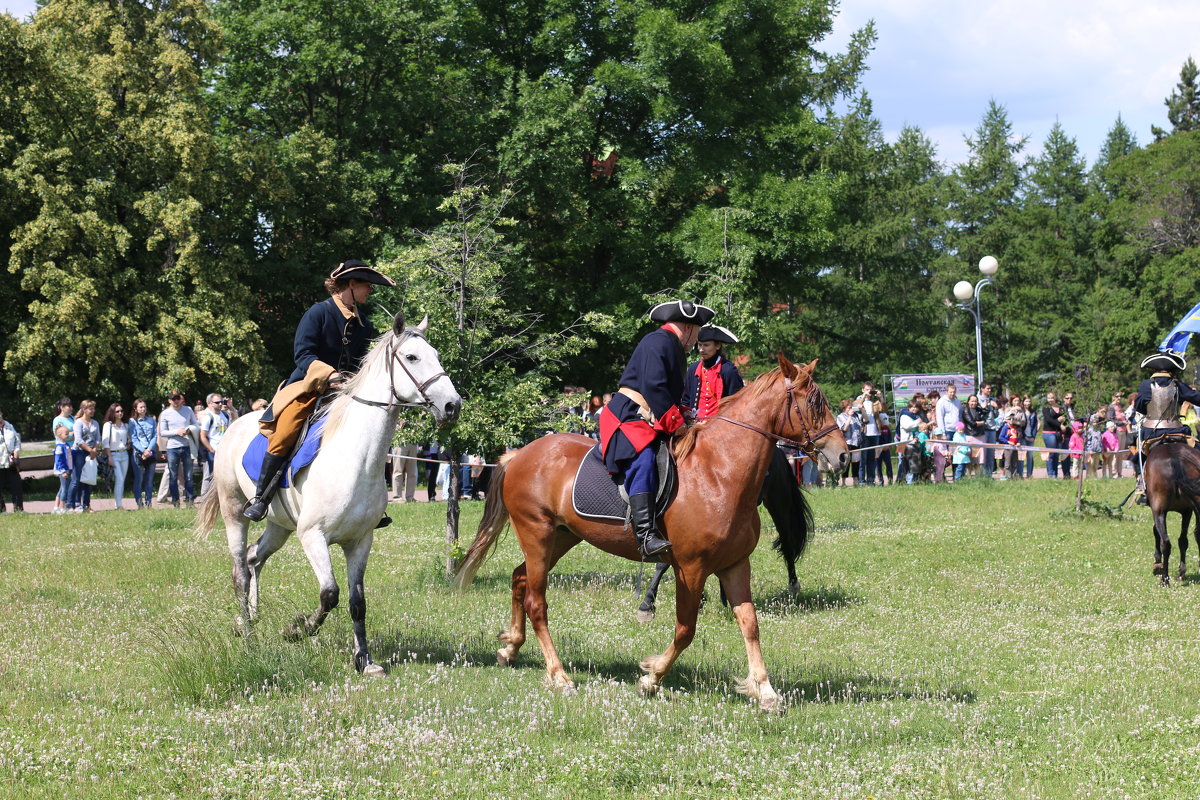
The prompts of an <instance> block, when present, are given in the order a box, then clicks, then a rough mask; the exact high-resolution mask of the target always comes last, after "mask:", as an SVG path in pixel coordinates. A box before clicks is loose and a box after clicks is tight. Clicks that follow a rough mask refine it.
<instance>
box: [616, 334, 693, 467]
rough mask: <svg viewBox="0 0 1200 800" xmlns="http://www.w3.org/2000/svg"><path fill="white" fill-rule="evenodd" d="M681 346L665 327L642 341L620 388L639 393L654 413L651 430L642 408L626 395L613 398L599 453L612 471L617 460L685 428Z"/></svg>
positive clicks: (631, 357)
mask: <svg viewBox="0 0 1200 800" xmlns="http://www.w3.org/2000/svg"><path fill="white" fill-rule="evenodd" d="M685 363H686V362H685V361H684V352H683V345H682V344H681V343H680V341H679V337H678V336H676V335H675V334H674V333H672V332H671V331H669V330H666V329H665V328H659V329H658V330H654V331H651V332H650V333H648V334H646V335H645V336H643V337H642V340H641V341H640V342H638V344H637V347H635V348H634V350H633V355H632V356H630V357H629V363H628V364H626V365H625V371H624V372H623V373H622V374H621V381H620V385H621V386H623V387H627V388H629V389H633V390H634V391H636V392H639V393H640V394H641V395H642V397H644V398H645V400H646V405H648V406H649V407H650V411H651V413H653V414H654V419H655V423H654V425H653V426H651V425H650V424H649V423H647V422H646V421H645V420H643V419H642V418H641V416H640V414H639V410H640V407H639V406H638V404H637V403H635V402H634V401H633V400H631V399H630V398H628V397H626V396H625V395H623V394H619V393H618V394H614V395H613V397H612V400H610V401H609V402H608V405H607V406H605V407H604V410H603V411H601V412H600V449H601V452H602V454H603V457H604V463H605V465H607V467H608V470H609V472H614V473H615V472H619V471H620V469H619V467H618V465H617V462H618V461H620V460H623V459H630V458H633V457H634V456H636V455H637V454H638V453H640V452H641V451H642V450H644V449H646V447H647V446H649V444H650V443H651V442H652V441H653V440H654V439H655V437H656V436H657V435H659V434H671V433H674V432H675V430H676V429H677V428H679V426H680V425H682V424H683V415H682V413H681V412H680V409H679V400H680V397H681V396H682V395H683V370H684V365H685Z"/></svg>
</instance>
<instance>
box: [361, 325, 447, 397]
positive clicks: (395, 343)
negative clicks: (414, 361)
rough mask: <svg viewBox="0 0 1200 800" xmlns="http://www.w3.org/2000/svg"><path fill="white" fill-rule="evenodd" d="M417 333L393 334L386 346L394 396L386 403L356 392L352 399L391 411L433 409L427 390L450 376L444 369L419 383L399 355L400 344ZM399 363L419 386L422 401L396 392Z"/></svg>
mask: <svg viewBox="0 0 1200 800" xmlns="http://www.w3.org/2000/svg"><path fill="white" fill-rule="evenodd" d="M416 335H418V334H416V333H412V332H411V331H405V332H404V335H403V336H393V337H392V341H390V342H388V344H387V345H386V347H387V348H388V387H389V388H390V389H391V392H392V396H391V397H390V398H389V399H388V401H387V402H386V403H383V402H380V401H378V400H364V399H362V398H361V397H359V396H358V395H355V394H352V395H350V399H351V400H354V401H356V402H359V403H362V404H363V405H365V406H371V407H373V408H384V409H387V410H388V411H391V410H392V409H393V408H397V407H403V408H428V409H430V410H432V409H433V401H432V400H430V399H429V395H428V394H427V393H426V391H425V390H426V389H428V388H429V387H430V386H432V385H433V384H434V383H435V382H436V381H437V380H438V379H439V378H448V377H450V376H449V375H447V374H446V372H445V370H443V371H441V372H438V373H436V374H434V375H431V376H430V377H428V378H426V379H425V380H424V381H422V382H421V383H417V378H416V376H415V375H413V374H412V370H410V369H409V368H408V366H407V365H406V364H405V363H404V359H402V358H400V357H399V356H400V345H401V344H402V343H403V342H404V340H405V339H407V338H408V337H409V336H416ZM397 364H399V365H400V369H402V370H404V374H405V375H407V376H408V380H409V381H410V382H411V383H412V385H413V386H415V387H417V394H419V395H420V396H421V402H419V403H412V402H409V401H407V400H404V399H402V398H401V397H400V395H399V394H397V392H396V365H397Z"/></svg>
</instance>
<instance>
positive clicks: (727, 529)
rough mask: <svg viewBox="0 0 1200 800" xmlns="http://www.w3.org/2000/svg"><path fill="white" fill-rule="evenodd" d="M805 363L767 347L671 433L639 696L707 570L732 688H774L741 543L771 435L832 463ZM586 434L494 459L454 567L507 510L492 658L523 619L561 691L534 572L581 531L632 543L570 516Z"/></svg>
mask: <svg viewBox="0 0 1200 800" xmlns="http://www.w3.org/2000/svg"><path fill="white" fill-rule="evenodd" d="M816 365H817V362H816V361H813V362H812V363H811V364H809V365H807V366H800V365H798V364H793V363H791V362H790V361H788V360H787V359H786V358H784V357H783V356H782V355H780V356H779V368H778V369H773V370H771V371H770V372H768V373H766V374H765V375H762V376H760V377H759V378H758V379H757V380H756V381H754V383H752V384H750V386H748V387H747V388H746V389H744V390H742V391H740V392H738V393H737V394H735V395H732V396H731V397H727V398H725V399H724V400H722V401H721V405H720V408H719V414H718V415H717V416H716V417H714V418H712V419H710V420H708V421H706V422H701V423H698V424H697V425H694V426H693V427H692V428H691V429H689V430H688V431H687V433H685V434H684V435H683V436H682V437H681V438H680V439H679V440H677V442H676V444H675V455H676V459H677V461H678V465H679V469H678V484H677V489H676V494H675V499H674V501H673V502H672V503H671V505H670V507H669V508H668V509H667V511H666V513H665V514H664V515H663V517H662V519H661V530H662V531H663V532H664V533H665V534H666V536H667V537H668V538H669V539H670V540H671V543H672V545H673V546H672V548H671V550H670V552H669V553H668V554H667V559H668V562H669V563H670V564H671V565H672V566H673V567H674V568H675V581H676V586H677V588H676V592H675V640H674V641H673V642H672V643H671V645H670V646H669V647H668V648H667V649H666V651H665V652H663V653H662V654H661V655H658V656H653V657H650V658H647V659H646V660H645V661H643V662H642V664H641V667H642V669H643V670H644V671H645V673H646V674H645V675H643V676H642V677H641V679H640V680H639V681H638V689H639V691H640V692H641V693H642V694H643V695H651V694H654V693H655V692H656V691H658V688H659V685H660V683H661V681H662V678H663V676H664V675H665V674H666V673H667V671H668V670H669V669H670V668H671V665H672V664H673V663H674V662H675V659H676V658H678V657H679V654H680V653H681V652H683V650H684V649H685V648H687V646H688V645H689V644H690V643H691V641H692V637H693V636H694V635H695V632H696V612H697V611H698V609H699V607H700V597H701V593H702V592H703V589H704V582H705V580H706V579H707V578H708V576H709V575H712V574H714V573H715V574H716V575H717V576H718V577H719V578H720V580H721V586H722V587H723V588H724V590H725V594H726V596H727V597H728V598H729V603H730V605H732V606H733V613H734V617H735V618H736V619H737V622H738V625H739V627H740V628H741V632H742V637H743V638H744V639H745V642H746V655H747V659H748V661H749V675H748V677H747V678H746V680H745V681H744V682H739V683H738V686H737V690H738V691H739V692H741V693H742V694H745V695H747V696H749V697H750V698H752V699H754V700H756V701H757V702H758V704H759V705H760V706H761V707H762V708H763V709H765V710H779V709H780V708H781V706H782V699H781V698H780V696H779V695H778V694H777V693H776V692H775V689H774V688H773V687H772V686H771V680H770V677H769V676H768V675H767V669H766V666H765V665H764V663H763V658H762V650H761V648H760V646H759V639H758V616H757V615H756V614H755V611H754V604H753V602H751V599H750V554H751V553H753V552H754V548H755V546H756V545H757V544H758V535H759V521H758V509H757V506H758V496H759V492H760V490H761V488H762V484H763V477H764V475H765V474H766V471H767V466H768V465H769V464H770V461H771V450H772V448H774V447H775V440H776V439H785V440H789V441H791V442H792V443H793V444H795V445H797V446H798V447H800V449H801V450H803V451H804V452H805V453H806V454H808V455H809V456H815V455H816V454H818V453H819V455H820V457H821V458H824V459H825V460H826V461H828V462H829V464H830V465H831V468H833V469H838V470H841V469H843V468H844V467H845V464H846V461H847V460H848V459H849V455H848V453H847V451H846V440H845V438H844V437H843V436H842V433H841V431H840V430H839V429H838V427H837V424H836V423H835V422H834V418H833V414H832V412H831V411H830V408H829V403H828V402H827V401H826V399H825V395H824V394H823V393H822V392H821V389H820V387H819V386H817V384H816V383H815V382H814V381H813V377H812V375H813V369H814V368H815V367H816ZM594 444H595V442H593V441H592V440H591V439H588V438H586V437H583V436H577V435H574V434H554V435H551V436H545V437H543V438H541V439H538V440H537V441H535V442H533V443H532V444H529V445H527V446H526V447H524V448H522V449H521V450H519V451H517V452H516V453H512V454H509V456H507V457H506V458H505V459H503V460H502V462H501V466H500V467H499V468H498V469H497V471H496V473H495V474H494V475H493V477H492V481H491V484H490V488H491V491H489V492H488V497H487V505H486V506H485V508H484V512H483V520H482V521H481V522H480V524H479V531H478V532H477V533H476V535H475V541H474V542H473V543H472V544H471V547H470V549H469V550H468V551H467V556H466V558H465V560H464V561H463V563H462V565H461V566H460V567H459V569H458V574H457V575H456V576H455V586H456V587H458V588H460V589H461V588H463V587H465V586H466V585H468V584H469V583H470V582H471V580H472V578H473V577H474V576H475V572H476V571H477V570H478V569H479V567H480V565H481V564H482V563H483V561H484V559H486V558H487V556H488V554H489V553H490V552H491V550H492V548H493V547H494V546H495V544H496V541H497V539H498V537H499V535H500V533H501V532H502V531H503V530H504V527H505V525H506V524H507V523H508V522H509V521H511V522H512V526H513V529H514V530H515V531H516V536H517V540H518V541H519V542H520V545H521V550H522V552H523V553H524V554H525V561H524V563H522V564H521V565H520V566H518V567H517V568H516V569H515V570H513V573H512V621H511V623H510V625H509V626H508V628H507V629H505V630H504V632H502V633H501V634H500V641H501V642H502V643H503V644H504V646H503V647H502V648H501V649H500V650H499V651H498V652H497V657H498V660H499V662H500V664H501V665H502V666H503V665H508V664H512V663H513V662H515V661H516V659H517V653H518V651H519V650H520V649H521V645H523V644H524V643H525V619H526V616H528V618H529V620H530V621H531V622H532V623H533V631H534V634H535V635H536V636H537V639H538V644H540V645H541V648H542V654H543V655H544V656H545V659H546V681H547V683H548V684H549V685H550V686H551V687H553V688H556V689H561V690H563V691H566V692H567V693H571V692H573V691H574V688H575V684H574V683H573V682H572V681H571V679H570V677H568V676H567V673H566V672H565V671H564V670H563V664H562V661H560V660H559V657H558V653H557V652H556V651H555V649H554V642H553V641H552V640H551V638H550V630H549V628H548V627H547V624H546V578H547V573H549V572H550V570H551V569H553V568H554V565H555V564H556V563H557V562H558V560H559V559H560V558H562V557H563V555H564V554H565V553H566V552H567V551H568V550H570V549H571V548H572V547H574V546H575V545H577V544H579V542H581V541H587V542H589V543H590V544H592V545H594V546H595V547H598V548H600V549H601V550H604V551H605V552H608V553H612V554H613V555H616V556H621V557H622V558H627V559H629V560H631V561H639V560H640V556H639V554H638V548H637V542H636V541H635V540H634V536H633V534H632V533H631V532H630V531H629V530H628V528H626V527H624V526H623V525H620V524H616V523H612V522H604V521H601V520H596V519H589V518H584V517H580V516H579V515H578V514H576V513H575V511H574V509H573V507H572V504H571V489H572V484H573V483H574V479H575V470H576V467H578V465H579V463H580V461H581V460H582V459H583V457H584V456H585V455H586V454H587V452H588V450H589V449H590V448H591V447H592V446H593V445H594Z"/></svg>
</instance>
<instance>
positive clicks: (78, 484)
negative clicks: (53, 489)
mask: <svg viewBox="0 0 1200 800" xmlns="http://www.w3.org/2000/svg"><path fill="white" fill-rule="evenodd" d="M95 415H96V401H95V400H84V401H83V402H82V403H80V404H79V412H78V413H77V414H76V415H75V446H74V447H72V448H71V459H72V465H71V466H72V469H73V471H72V475H71V495H70V499H69V500H68V502H67V508H68V509H69V510H71V511H75V512H76V513H82V512H84V511H91V510H92V484H90V483H84V482H83V481H81V480H80V479H79V478H80V476H81V475H82V473H83V465H84V463H85V462H86V461H87V460H88V459H89V458H93V459H94V458H96V457H97V456H98V455H99V454H100V426H99V425H97V424H96V420H94V419H92V417H94V416H95Z"/></svg>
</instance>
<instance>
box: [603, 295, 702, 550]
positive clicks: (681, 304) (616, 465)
mask: <svg viewBox="0 0 1200 800" xmlns="http://www.w3.org/2000/svg"><path fill="white" fill-rule="evenodd" d="M713 316H714V312H713V310H712V309H711V308H708V307H706V306H702V305H698V304H696V303H690V302H688V301H686V300H672V301H670V302H667V303H659V304H658V305H656V306H655V307H654V308H652V309H650V320H651V322H656V323H658V324H659V325H660V326H661V327H659V328H657V329H655V330H653V331H651V332H650V333H648V334H646V335H645V336H643V337H642V339H641V341H640V342H638V344H637V347H635V348H634V350H633V355H632V356H630V358H629V363H628V364H626V365H625V371H624V372H623V373H622V374H621V380H620V389H618V390H617V393H616V394H614V395H613V397H612V400H610V401H609V403H608V405H606V406H605V407H604V409H603V410H602V411H601V412H600V457H601V458H602V459H603V460H604V465H605V467H607V469H608V471H609V472H610V473H611V474H612V475H613V476H619V477H620V478H621V480H622V482H623V483H624V486H625V492H626V494H628V495H629V517H630V522H631V524H632V525H633V533H634V535H635V536H636V537H637V541H638V548H639V549H640V551H641V554H642V557H643V558H644V559H646V560H649V561H658V560H661V556H662V555H663V554H664V553H665V552H666V551H667V550H668V549H670V547H671V543H670V542H668V541H667V540H666V539H664V538H662V537H661V536H659V533H658V523H657V520H656V519H655V513H654V501H655V495H656V494H657V491H658V474H657V473H656V471H655V456H656V455H657V452H658V445H659V442H660V441H661V440H662V439H664V438H666V437H669V436H670V435H671V434H673V433H674V432H675V431H677V430H678V429H679V427H680V426H682V425H683V421H684V420H683V411H682V410H681V409H680V401H681V399H682V397H683V372H684V366H685V364H686V363H687V361H686V359H687V353H688V351H689V350H691V349H692V347H693V346H694V345H695V344H696V337H697V336H699V334H700V328H702V327H703V326H705V325H707V324H708V323H709V322H711V321H712V318H713Z"/></svg>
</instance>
